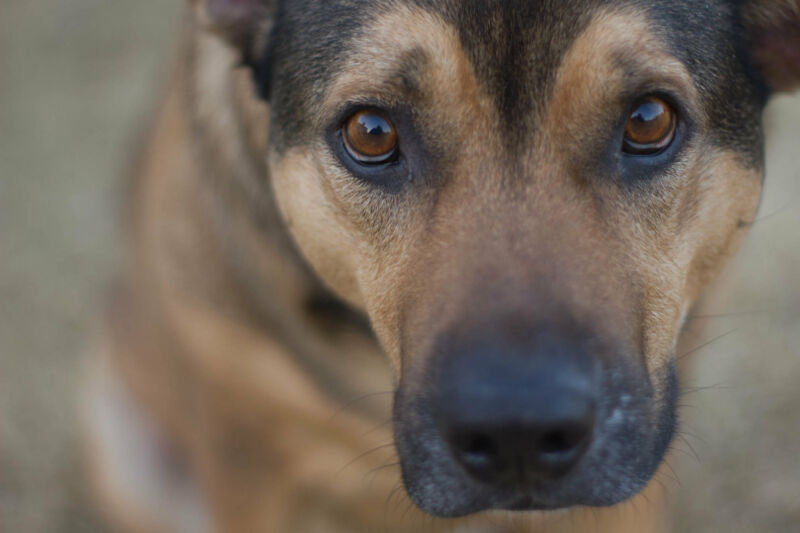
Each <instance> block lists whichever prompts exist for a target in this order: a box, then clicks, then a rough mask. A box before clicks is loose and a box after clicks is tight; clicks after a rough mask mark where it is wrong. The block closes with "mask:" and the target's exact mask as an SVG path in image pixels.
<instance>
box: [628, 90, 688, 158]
mask: <svg viewBox="0 0 800 533" xmlns="http://www.w3.org/2000/svg"><path fill="white" fill-rule="evenodd" d="M676 123H677V121H676V117H675V111H674V110H673V109H672V107H671V106H670V105H669V104H668V103H667V102H665V101H664V100H662V99H661V98H658V97H656V96H648V97H645V98H642V99H641V100H639V101H637V102H636V103H635V104H634V106H633V110H632V111H631V114H630V116H629V117H628V121H627V123H626V124H625V141H624V144H623V151H625V152H627V153H629V154H634V155H653V154H657V153H659V152H661V151H662V150H664V149H665V148H667V147H668V146H669V145H670V144H671V143H672V140H673V138H674V137H675V127H676Z"/></svg>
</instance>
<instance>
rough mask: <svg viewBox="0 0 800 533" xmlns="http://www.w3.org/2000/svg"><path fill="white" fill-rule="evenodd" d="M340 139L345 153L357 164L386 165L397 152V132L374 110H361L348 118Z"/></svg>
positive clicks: (384, 115) (382, 114) (383, 115)
mask: <svg viewBox="0 0 800 533" xmlns="http://www.w3.org/2000/svg"><path fill="white" fill-rule="evenodd" d="M342 138H343V139H344V145H345V147H346V148H347V151H348V152H349V153H350V155H351V156H352V157H353V158H354V159H355V160H356V161H358V162H359V163H365V164H381V163H388V162H389V161H391V160H392V159H393V158H394V156H395V154H396V152H397V131H396V130H395V128H394V125H392V122H391V121H390V120H389V117H387V116H386V114H385V113H383V112H382V111H379V110H376V109H366V110H362V111H359V112H358V113H356V114H355V115H353V116H352V117H350V119H348V121H347V123H346V124H345V126H344V128H343V131H342Z"/></svg>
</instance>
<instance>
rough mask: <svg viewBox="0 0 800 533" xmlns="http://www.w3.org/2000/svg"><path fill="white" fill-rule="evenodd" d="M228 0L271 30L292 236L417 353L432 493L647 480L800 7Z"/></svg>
mask: <svg viewBox="0 0 800 533" xmlns="http://www.w3.org/2000/svg"><path fill="white" fill-rule="evenodd" d="M207 7H208V11H207V12H206V14H207V15H210V17H211V19H212V20H215V21H216V22H217V25H218V27H219V28H222V29H223V31H224V32H226V33H227V35H228V36H229V37H231V38H232V39H233V40H234V41H236V42H237V43H239V44H240V45H242V46H247V47H250V48H248V49H247V54H246V55H247V60H248V62H249V64H250V65H251V66H252V67H253V69H254V73H255V79H256V83H257V85H258V89H259V90H260V91H261V94H262V95H263V97H264V99H265V100H268V102H269V105H270V124H269V125H268V129H269V139H270V151H269V153H268V154H263V155H264V157H267V158H268V161H269V165H268V166H269V169H270V176H269V179H270V180H271V184H272V187H273V189H274V193H275V197H276V198H277V203H278V205H279V208H280V211H281V213H282V215H283V217H284V220H285V222H286V225H287V227H288V229H289V231H290V233H291V235H292V236H293V238H294V240H295V242H296V244H297V246H298V247H299V249H300V250H301V252H302V254H303V255H304V256H305V258H306V259H307V260H308V262H309V263H310V265H311V266H312V267H313V269H314V270H315V271H316V273H317V274H318V275H319V277H320V278H321V279H322V280H324V281H325V282H326V283H327V284H328V285H329V286H330V287H331V288H332V289H333V290H334V291H335V292H336V293H337V294H338V295H339V296H340V297H341V298H343V299H344V300H346V301H347V302H349V303H350V304H352V305H353V306H355V307H358V308H360V309H363V310H364V311H366V313H367V314H368V315H369V317H370V320H371V322H372V324H373V327H374V330H375V332H376V334H377V336H378V337H379V339H380V341H381V344H382V346H383V347H384V349H385V350H386V352H387V354H388V357H389V359H390V361H391V364H392V365H393V368H394V369H395V371H396V376H397V394H396V401H395V436H396V439H395V440H396V447H397V450H398V453H399V456H400V460H401V464H402V470H403V478H404V482H405V487H406V489H407V490H408V492H409V494H410V496H411V498H412V499H413V500H414V501H415V502H416V503H417V504H418V505H419V506H420V507H421V508H422V509H424V510H426V511H428V512H429V513H432V514H435V515H438V516H458V515H464V514H469V513H473V512H477V511H481V510H486V509H553V508H560V507H569V506H575V505H592V506H605V505H612V504H615V503H618V502H621V501H623V500H626V499H628V498H630V497H631V496H633V495H634V494H635V493H637V492H638V491H639V490H640V489H641V488H642V487H643V486H644V485H645V484H646V483H647V482H648V481H649V479H650V478H651V476H652V475H653V473H654V472H655V470H656V469H657V467H658V466H659V464H660V462H661V460H662V458H663V455H664V453H665V450H666V449H667V447H668V445H669V443H670V440H671V437H672V434H673V431H674V427H675V419H676V415H675V410H676V377H675V346H676V339H677V336H678V334H679V331H680V329H681V326H682V322H683V320H684V318H685V317H686V314H687V312H688V311H689V308H690V306H691V305H692V302H693V301H694V300H695V298H696V297H697V295H698V293H699V291H700V290H701V289H702V287H703V286H704V285H706V283H707V282H708V281H709V279H710V278H711V277H713V275H714V274H715V273H716V272H717V271H718V270H719V268H720V267H721V265H722V263H723V262H724V260H725V258H726V257H728V256H729V255H730V254H731V252H732V251H733V249H734V248H735V247H736V245H737V243H738V242H739V240H740V238H741V237H742V236H743V233H744V230H745V229H746V228H747V226H748V224H749V222H750V221H751V220H752V219H753V216H754V213H755V210H756V208H757V204H758V200H759V195H760V188H761V179H762V140H761V137H762V132H761V126H760V114H761V110H762V108H763V105H764V103H765V100H766V97H767V93H768V92H769V91H768V86H769V85H770V84H772V85H774V86H779V87H781V88H790V87H791V85H792V84H794V83H796V82H797V81H798V79H800V61H798V60H797V53H798V52H797V50H798V49H800V38H798V30H797V28H798V27H800V4H799V3H798V2H797V1H795V0H779V1H774V2H767V1H766V0H765V1H762V2H759V1H757V0H750V1H749V2H733V1H723V0H712V1H710V2H694V1H690V0H685V1H678V2H669V3H664V2H649V1H644V0H641V1H600V0H596V1H581V2H577V1H547V0H515V1H503V2H501V1H490V0H485V1H484V0H481V1H477V0H475V1H473V0H441V1H434V0H392V1H389V0H387V1H380V2H374V1H362V0H347V1H345V0H324V1H323V0H292V1H287V2H277V5H274V4H273V3H270V2H264V1H258V0H239V1H234V0H208V4H207ZM256 15H258V16H257V17H256ZM256 18H257V22H250V19H254V20H255V19H256ZM780 43H784V44H780ZM263 127H264V128H267V125H263Z"/></svg>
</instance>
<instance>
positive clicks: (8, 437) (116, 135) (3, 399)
mask: <svg viewBox="0 0 800 533" xmlns="http://www.w3.org/2000/svg"><path fill="white" fill-rule="evenodd" d="M182 4H183V2H181V1H180V0H172V1H165V0H137V1H136V2H123V1H118V0H117V1H108V0H0V532H3V533H17V532H22V533H29V532H30V533H36V532H68V533H78V532H99V531H105V529H104V528H103V527H102V526H101V525H100V524H99V522H98V521H97V520H96V519H95V518H94V517H93V513H92V512H91V510H90V506H89V505H88V504H87V500H86V498H85V495H84V492H83V486H82V482H81V467H80V462H79V459H78V456H77V436H78V431H77V418H76V409H75V404H76V398H77V396H78V393H79V391H80V387H81V377H82V374H83V372H82V367H81V354H82V352H83V350H84V348H85V347H86V346H87V344H88V343H89V340H90V339H91V331H92V327H93V324H94V323H95V322H96V317H97V316H98V313H99V312H100V311H99V309H100V308H101V307H102V304H103V296H104V294H105V293H106V291H107V289H108V287H109V285H110V283H111V281H112V280H113V276H114V272H115V269H116V268H117V267H118V264H119V256H120V252H121V248H122V244H121V242H120V235H121V228H120V223H119V221H120V219H121V216H120V213H121V211H122V206H123V205H124V190H125V181H124V178H125V175H126V173H127V171H128V169H129V168H130V165H131V163H132V158H133V153H134V152H135V148H136V146H137V143H138V140H139V138H140V136H141V134H142V132H143V131H144V128H145V127H146V124H147V119H148V117H149V116H150V114H151V112H152V109H153V106H154V105H155V103H156V101H157V99H158V95H159V91H160V87H161V85H162V81H163V79H164V76H165V74H166V72H168V69H169V65H170V63H171V61H172V60H173V53H172V52H173V50H174V43H175V38H176V36H177V28H178V24H179V19H180V12H181V8H182ZM767 123H768V131H769V135H768V152H769V170H768V179H767V187H766V192H765V197H764V201H763V204H762V209H761V214H760V218H759V221H758V222H757V223H756V225H755V226H754V228H753V230H752V233H751V235H750V237H749V238H748V241H747V243H746V245H745V247H744V249H743V251H742V253H741V254H740V255H739V256H738V257H737V258H736V260H735V261H734V263H733V264H732V265H731V266H730V267H729V268H728V270H727V271H726V273H725V274H724V275H723V277H722V279H721V280H720V281H719V283H717V284H716V285H715V287H714V288H713V290H712V291H711V292H710V293H709V295H708V296H707V297H706V299H705V301H704V302H703V304H702V306H701V310H700V311H699V312H698V315H699V317H698V318H696V319H695V320H693V321H692V323H691V324H690V329H689V332H688V333H687V334H688V335H689V337H688V345H689V349H693V351H692V353H691V354H689V355H688V356H687V357H686V361H688V371H689V374H688V376H687V379H685V380H684V382H683V384H682V385H683V387H684V389H685V393H684V396H683V397H682V400H681V403H682V406H683V407H682V409H683V411H682V415H683V429H684V432H683V434H682V435H681V437H680V438H679V439H678V441H677V442H676V444H675V448H676V451H675V453H674V454H673V456H672V458H671V459H670V465H671V466H672V470H673V471H674V472H673V473H671V476H674V477H675V478H677V488H676V489H675V490H674V491H673V494H672V496H671V501H670V504H671V505H672V507H673V512H672V516H673V525H672V529H673V530H674V531H676V532H717V531H718V532H726V533H727V532H742V533H744V532H784V531H785V532H797V531H800V97H782V98H780V99H778V100H776V101H775V102H774V103H773V104H772V105H771V106H770V108H769V111H768V114H767ZM709 341H713V342H710V343H709Z"/></svg>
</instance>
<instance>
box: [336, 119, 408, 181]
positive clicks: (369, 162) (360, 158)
mask: <svg viewBox="0 0 800 533" xmlns="http://www.w3.org/2000/svg"><path fill="white" fill-rule="evenodd" d="M365 111H367V112H368V111H372V112H375V113H376V114H377V115H380V116H383V117H385V118H386V120H387V121H388V122H389V123H390V124H391V126H392V127H393V128H394V130H395V135H396V136H397V141H396V142H395V145H394V148H393V149H392V151H391V152H390V153H387V154H386V155H385V156H383V155H381V156H366V155H363V154H358V150H356V149H355V148H353V147H352V146H350V143H349V142H348V141H347V133H346V131H345V130H346V129H347V124H348V123H349V121H350V120H351V119H352V118H353V117H355V116H356V115H358V114H359V113H362V112H365ZM340 122H341V124H340V125H339V127H338V130H337V137H338V138H339V142H340V143H341V146H342V149H343V150H342V151H343V152H344V153H345V154H347V156H348V157H349V158H350V159H351V160H352V162H353V163H355V164H356V165H359V166H362V167H365V168H368V169H376V168H377V169H380V168H385V167H388V166H390V165H393V164H396V163H397V162H398V161H399V159H400V133H399V132H398V131H397V124H396V122H395V121H394V120H392V116H391V113H389V111H388V110H385V109H382V108H380V107H377V106H369V105H368V106H359V107H354V108H351V109H350V110H348V112H347V114H346V115H345V116H344V118H343V119H342V120H341V121H340Z"/></svg>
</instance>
